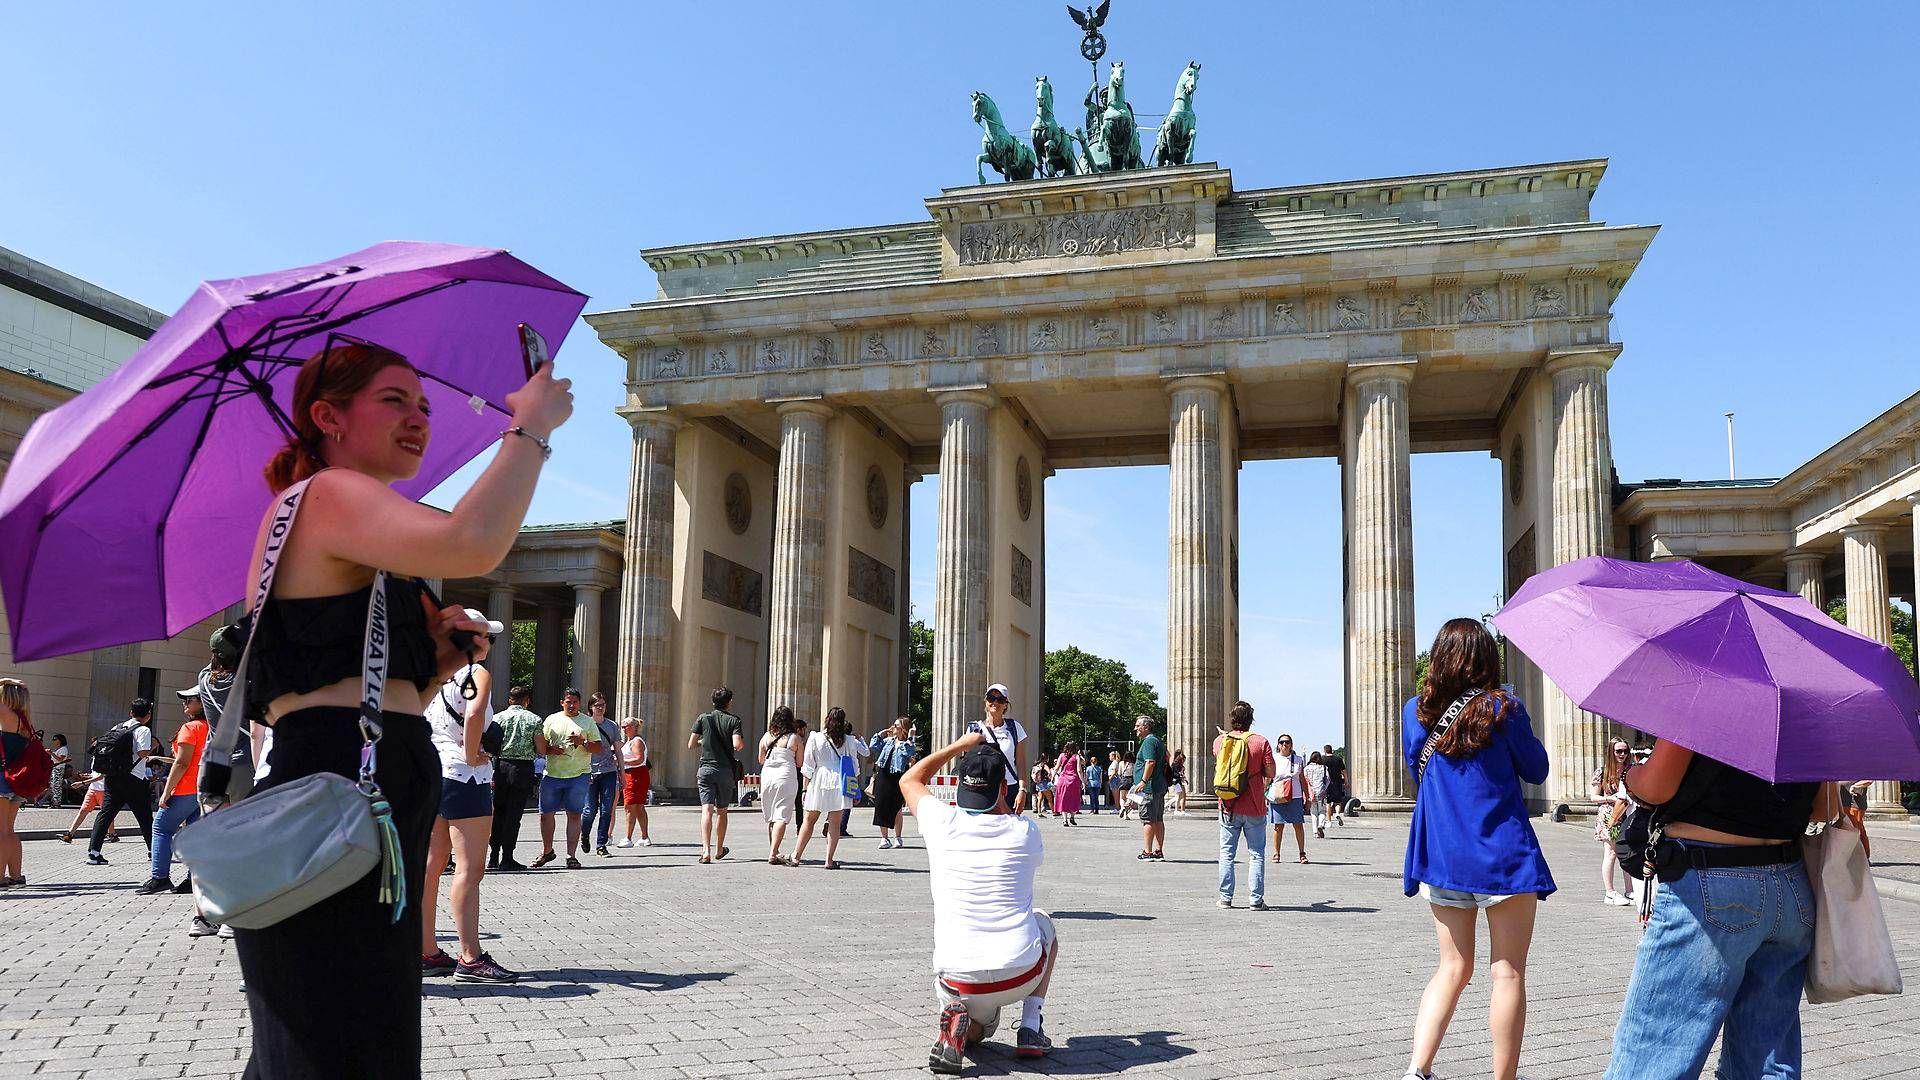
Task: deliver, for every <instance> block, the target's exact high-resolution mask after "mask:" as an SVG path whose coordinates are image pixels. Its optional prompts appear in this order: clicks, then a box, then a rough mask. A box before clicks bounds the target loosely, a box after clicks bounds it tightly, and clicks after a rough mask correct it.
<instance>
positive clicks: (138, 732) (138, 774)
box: [132, 724, 153, 780]
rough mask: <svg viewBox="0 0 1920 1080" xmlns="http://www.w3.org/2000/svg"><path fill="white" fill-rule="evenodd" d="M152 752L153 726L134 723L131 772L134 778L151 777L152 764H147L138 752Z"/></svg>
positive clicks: (148, 778) (145, 778) (147, 778)
mask: <svg viewBox="0 0 1920 1080" xmlns="http://www.w3.org/2000/svg"><path fill="white" fill-rule="evenodd" d="M143 751H144V752H146V753H152V752H153V726H152V725H151V724H135V725H134V726H133V773H132V776H133V778H134V779H135V780H151V779H153V766H152V765H149V764H147V762H146V760H145V759H143V758H142V757H141V756H140V754H141V753H142V752H143Z"/></svg>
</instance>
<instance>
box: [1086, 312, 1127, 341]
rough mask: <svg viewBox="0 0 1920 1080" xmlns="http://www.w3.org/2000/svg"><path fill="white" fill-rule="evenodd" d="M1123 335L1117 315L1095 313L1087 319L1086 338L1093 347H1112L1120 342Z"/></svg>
mask: <svg viewBox="0 0 1920 1080" xmlns="http://www.w3.org/2000/svg"><path fill="white" fill-rule="evenodd" d="M1124 337H1125V331H1123V330H1122V329H1121V321H1120V317H1119V316H1117V315H1095V316H1094V317H1093V318H1091V319H1088V320H1087V340H1088V341H1089V342H1091V343H1092V344H1093V346H1094V347H1095V348H1112V347H1114V346H1116V345H1119V344H1121V342H1122V340H1123V338H1124Z"/></svg>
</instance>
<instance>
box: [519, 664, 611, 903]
mask: <svg viewBox="0 0 1920 1080" xmlns="http://www.w3.org/2000/svg"><path fill="white" fill-rule="evenodd" d="M602 737H603V736H602V735H601V734H600V729H599V728H598V727H597V726H595V725H594V722H593V721H592V720H590V719H588V718H587V717H586V716H583V715H581V713H580V691H578V690H575V689H574V688H573V687H571V686H569V687H567V692H566V693H564V694H562V695H560V711H559V712H557V713H554V714H553V715H552V716H549V717H547V720H546V723H545V724H543V725H541V728H540V730H539V731H536V732H534V734H533V748H534V750H535V752H537V753H538V754H540V756H541V757H544V758H546V759H547V772H546V775H545V776H542V777H541V778H540V848H541V851H540V857H539V858H537V859H535V860H533V866H534V869H536V870H537V869H539V868H540V867H542V866H545V865H547V864H548V863H550V862H552V861H553V860H554V858H555V856H554V853H553V826H554V820H553V819H554V815H555V814H558V813H562V812H564V813H565V814H566V815H567V869H569V870H578V869H580V860H579V859H578V858H576V857H575V856H574V850H575V849H576V848H579V849H580V850H585V848H584V847H582V845H581V836H580V816H581V815H582V814H583V813H585V812H586V809H587V786H588V783H589V781H588V779H587V770H588V768H590V767H591V766H592V764H593V755H594V754H596V753H598V752H599V751H600V740H601V739H602Z"/></svg>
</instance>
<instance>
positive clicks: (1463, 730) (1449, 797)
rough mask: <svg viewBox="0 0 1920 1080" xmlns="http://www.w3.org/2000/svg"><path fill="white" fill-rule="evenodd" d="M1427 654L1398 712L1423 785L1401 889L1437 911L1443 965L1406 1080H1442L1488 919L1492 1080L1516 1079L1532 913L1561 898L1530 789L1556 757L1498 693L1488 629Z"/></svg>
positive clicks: (1443, 639)
mask: <svg viewBox="0 0 1920 1080" xmlns="http://www.w3.org/2000/svg"><path fill="white" fill-rule="evenodd" d="M1429 655H1430V656H1431V657H1432V663H1431V664H1430V666H1429V667H1428V668H1427V679H1426V682H1425V683H1424V684H1422V685H1421V687H1420V694H1419V696H1417V697H1415V698H1413V699H1412V700H1410V701H1408V702H1407V704H1406V706H1405V708H1404V709H1402V710H1401V719H1400V723H1401V748H1402V750H1403V751H1404V752H1405V754H1406V761H1407V769H1408V771H1410V772H1411V773H1413V775H1414V777H1415V778H1416V779H1417V780H1418V783H1419V788H1418V790H1419V797H1418V798H1417V799H1416V800H1415V802H1414V807H1413V823H1412V828H1411V829H1410V830H1409V832H1408V834H1407V858H1406V869H1405V871H1404V876H1403V879H1402V885H1403V886H1404V887H1405V890H1406V894H1407V895H1408V896H1412V895H1414V894H1415V893H1419V894H1420V896H1421V897H1423V898H1424V899H1425V900H1426V901H1427V903H1428V905H1429V906H1430V907H1431V909H1432V911H1433V924H1434V929H1435V930H1436V932H1437V933H1438V936H1439V941H1440V959H1439V964H1438V965H1437V966H1436V967H1435V969H1434V972H1433V977H1432V978H1431V979H1429V980H1428V981H1427V989H1426V992H1425V993H1424V994H1423V995H1421V998H1420V1011H1419V1015H1418V1017H1417V1018H1416V1019H1415V1021H1414V1025H1413V1056H1412V1059H1411V1060H1410V1061H1409V1062H1408V1063H1407V1072H1406V1080H1429V1078H1430V1077H1431V1076H1432V1075H1433V1073H1432V1070H1433V1058H1434V1055H1435V1054H1437V1053H1438V1052H1439V1050H1440V1040H1441V1039H1443V1038H1444V1037H1445V1036H1446V1034H1447V1024H1448V1022H1449V1021H1451V1020H1452V1019H1453V1010H1454V1007H1455V1006H1456V1005H1458V1004H1459V1002H1460V994H1461V992H1462V991H1463V990H1465V989H1466V988H1467V980H1468V979H1469V978H1470V977H1471V976H1472V975H1473V935H1474V928H1475V925H1476V923H1477V922H1478V919H1479V912H1480V911H1481V910H1483V909H1484V910H1485V911H1486V913H1487V935H1488V939H1489V942H1490V944H1491V952H1492V969H1493V1002H1492V1006H1491V1008H1489V1010H1488V1013H1487V1026H1488V1028H1489V1029H1490V1031H1491V1034H1492V1052H1491V1054H1490V1055H1489V1056H1490V1057H1491V1059H1492V1064H1493V1076H1494V1080H1513V1078H1514V1075H1515V1072H1516V1071H1517V1070H1518V1069H1519V1066H1520V1035H1521V1032H1522V1031H1523V1030H1524V1029H1525V1028H1526V1022H1527V950H1528V948H1529V947H1530V946H1531V945H1532V943H1533V916H1534V909H1535V907H1536V906H1537V902H1538V900H1539V898H1541V897H1545V896H1547V895H1549V894H1550V893H1552V892H1553V891H1554V888H1555V886H1554V883H1553V874H1552V873H1550V872H1549V871H1548V870H1547V860H1546V858H1545V857H1544V856H1543V855H1542V854H1541V853H1540V841H1539V839H1538V838H1537V837H1536V836H1534V833H1533V825H1532V824H1531V823H1529V822H1528V820H1527V804H1526V799H1525V796H1524V794H1523V793H1522V790H1521V783H1522V782H1523V781H1524V782H1526V783H1533V784H1539V783H1544V782H1545V781H1546V779H1547V749H1546V747H1544V746H1542V745H1540V740H1539V739H1538V738H1537V737H1536V736H1535V735H1534V733H1533V718H1532V717H1530V716H1528V715H1527V708H1526V706H1525V705H1523V704H1521V703H1520V699H1519V698H1517V697H1515V696H1513V695H1512V694H1511V693H1509V692H1507V691H1505V690H1503V689H1501V687H1500V650H1499V646H1498V645H1496V644H1495V643H1494V640H1493V635H1492V634H1489V633H1488V632H1487V628H1486V627H1484V626H1482V625H1480V622H1479V620H1477V619H1454V620H1452V621H1450V622H1448V623H1447V624H1446V625H1445V626H1442V627H1441V628H1440V634H1439V636H1438V637H1436V638H1435V639H1434V642H1433V650H1432V652H1431V653H1430V654H1429ZM1443 719H1445V721H1446V722H1445V724H1444V725H1442V724H1441V721H1442V720H1443ZM1429 733H1435V734H1434V736H1433V738H1432V740H1431V746H1429Z"/></svg>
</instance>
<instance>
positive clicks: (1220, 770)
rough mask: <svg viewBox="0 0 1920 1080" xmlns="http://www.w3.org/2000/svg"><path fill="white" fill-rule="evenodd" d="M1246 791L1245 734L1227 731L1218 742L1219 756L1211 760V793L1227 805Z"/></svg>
mask: <svg viewBox="0 0 1920 1080" xmlns="http://www.w3.org/2000/svg"><path fill="white" fill-rule="evenodd" d="M1246 791H1247V733H1246V732H1244V731H1229V732H1227V734H1226V737H1225V738H1223V739H1221V740H1220V755H1219V756H1218V757H1216V758H1214V759H1213V793H1214V794H1215V795H1216V796H1218V797H1219V799H1220V801H1221V802H1223V803H1229V802H1232V801H1233V800H1235V799H1237V798H1239V797H1240V796H1242V795H1244V794H1246Z"/></svg>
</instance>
